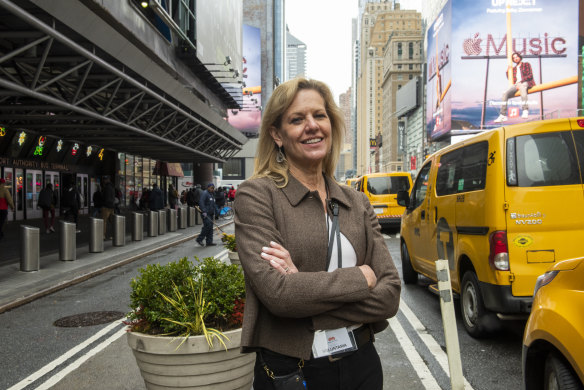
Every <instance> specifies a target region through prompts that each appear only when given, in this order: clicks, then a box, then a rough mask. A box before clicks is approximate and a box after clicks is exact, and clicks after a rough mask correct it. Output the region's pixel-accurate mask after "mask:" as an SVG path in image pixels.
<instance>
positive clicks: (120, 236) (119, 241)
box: [113, 214, 126, 246]
mask: <svg viewBox="0 0 584 390" xmlns="http://www.w3.org/2000/svg"><path fill="white" fill-rule="evenodd" d="M113 217H114V242H113V245H114V246H124V245H126V217H124V216H123V215H118V214H114V215H113Z"/></svg>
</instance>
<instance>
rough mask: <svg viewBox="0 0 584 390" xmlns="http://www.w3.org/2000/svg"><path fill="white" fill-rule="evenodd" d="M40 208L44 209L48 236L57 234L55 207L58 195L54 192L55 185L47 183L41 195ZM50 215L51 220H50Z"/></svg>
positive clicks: (44, 220)
mask: <svg viewBox="0 0 584 390" xmlns="http://www.w3.org/2000/svg"><path fill="white" fill-rule="evenodd" d="M37 204H38V206H39V207H40V208H41V209H43V222H44V224H45V232H46V233H47V234H50V233H54V232H55V207H56V206H57V194H55V191H53V184H51V183H47V185H46V186H45V188H43V189H42V190H41V192H40V193H39V200H38V202H37ZM49 215H50V218H49Z"/></svg>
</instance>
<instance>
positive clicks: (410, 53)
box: [408, 42, 414, 60]
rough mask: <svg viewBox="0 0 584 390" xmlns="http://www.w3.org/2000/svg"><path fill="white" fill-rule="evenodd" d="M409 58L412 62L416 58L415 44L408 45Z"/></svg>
mask: <svg viewBox="0 0 584 390" xmlns="http://www.w3.org/2000/svg"><path fill="white" fill-rule="evenodd" d="M408 58H409V59H410V60H411V59H413V58H414V43H413V42H410V43H409V45H408Z"/></svg>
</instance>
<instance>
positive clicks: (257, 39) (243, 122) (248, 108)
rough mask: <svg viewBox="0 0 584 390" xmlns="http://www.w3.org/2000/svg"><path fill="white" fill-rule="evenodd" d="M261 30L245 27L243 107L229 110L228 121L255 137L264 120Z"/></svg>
mask: <svg viewBox="0 0 584 390" xmlns="http://www.w3.org/2000/svg"><path fill="white" fill-rule="evenodd" d="M261 43H262V41H261V35H260V29H259V28H257V27H252V26H249V25H247V24H244V25H243V72H242V73H243V81H244V83H245V87H244V88H243V106H242V109H241V110H229V111H228V112H227V115H228V116H227V121H228V122H229V124H230V125H231V126H233V127H235V128H236V129H239V130H240V131H241V132H242V133H243V134H245V135H247V136H249V137H253V136H256V135H257V134H258V132H259V129H260V124H261V120H262V111H261V107H262V93H261V88H262V56H261Z"/></svg>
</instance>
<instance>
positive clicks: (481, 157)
mask: <svg viewBox="0 0 584 390" xmlns="http://www.w3.org/2000/svg"><path fill="white" fill-rule="evenodd" d="M488 149H489V143H488V142H487V141H483V142H478V143H476V144H472V145H468V146H464V147H462V148H459V149H456V150H453V151H452V152H449V153H446V154H445V155H443V156H442V157H441V158H440V167H439V168H438V174H437V177H436V194H437V195H438V196H444V195H451V194H457V193H461V192H468V191H478V190H482V189H484V188H485V182H486V177H487V158H488Z"/></svg>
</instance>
